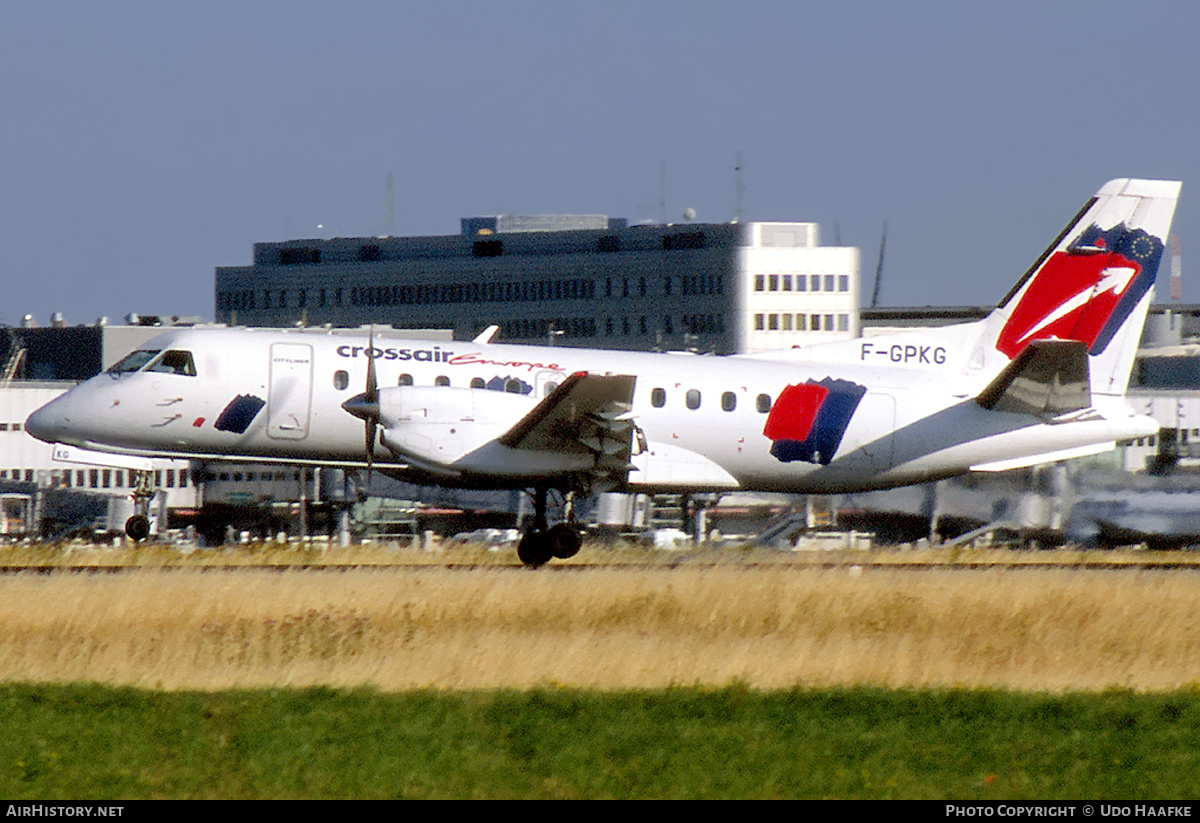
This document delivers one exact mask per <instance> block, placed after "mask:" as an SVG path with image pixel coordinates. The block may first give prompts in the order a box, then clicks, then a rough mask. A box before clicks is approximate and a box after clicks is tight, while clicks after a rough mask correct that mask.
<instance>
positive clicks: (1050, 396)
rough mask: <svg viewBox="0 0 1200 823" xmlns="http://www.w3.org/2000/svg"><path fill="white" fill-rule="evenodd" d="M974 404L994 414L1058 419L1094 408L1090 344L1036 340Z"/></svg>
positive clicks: (981, 393) (1074, 341)
mask: <svg viewBox="0 0 1200 823" xmlns="http://www.w3.org/2000/svg"><path fill="white" fill-rule="evenodd" d="M975 402H976V403H978V404H979V405H980V406H982V407H983V408H985V409H990V410H991V411H1001V412H1012V413H1014V414H1033V415H1039V416H1049V417H1056V416H1058V415H1061V414H1066V413H1068V412H1073V411H1079V410H1081V409H1086V408H1089V407H1091V405H1092V389H1091V382H1090V381H1089V379H1088V359H1087V344H1086V343H1082V342H1080V341H1078V340H1035V341H1033V342H1032V343H1030V344H1029V345H1028V346H1026V347H1025V348H1024V349H1023V350H1022V351H1021V353H1020V354H1019V355H1017V357H1016V358H1015V359H1014V360H1013V361H1012V362H1011V363H1009V364H1008V365H1007V366H1006V367H1005V368H1004V370H1003V371H1002V372H1000V374H999V375H997V376H996V379H995V380H993V381H992V382H991V383H990V384H988V387H987V388H985V389H984V390H983V391H982V392H980V393H979V396H978V397H976V398H975Z"/></svg>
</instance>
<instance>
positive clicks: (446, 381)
mask: <svg viewBox="0 0 1200 823" xmlns="http://www.w3.org/2000/svg"><path fill="white" fill-rule="evenodd" d="M433 385H435V386H449V385H450V378H449V377H447V376H446V375H444V374H439V375H438V376H437V377H435V378H433Z"/></svg>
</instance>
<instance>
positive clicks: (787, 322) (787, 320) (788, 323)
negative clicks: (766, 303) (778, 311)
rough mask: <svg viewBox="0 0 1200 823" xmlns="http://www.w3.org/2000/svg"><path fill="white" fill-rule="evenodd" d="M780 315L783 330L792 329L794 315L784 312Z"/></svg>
mask: <svg viewBox="0 0 1200 823" xmlns="http://www.w3.org/2000/svg"><path fill="white" fill-rule="evenodd" d="M780 317H781V318H782V320H783V330H784V331H791V330H792V316H791V315H790V314H783V315H780Z"/></svg>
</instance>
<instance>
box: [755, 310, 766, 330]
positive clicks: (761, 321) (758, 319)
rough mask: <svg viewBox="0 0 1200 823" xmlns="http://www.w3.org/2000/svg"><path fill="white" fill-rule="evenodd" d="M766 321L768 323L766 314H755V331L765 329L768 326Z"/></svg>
mask: <svg viewBox="0 0 1200 823" xmlns="http://www.w3.org/2000/svg"><path fill="white" fill-rule="evenodd" d="M765 323H766V317H765V316H764V315H761V314H756V315H754V330H755V331H762V330H763V329H765V328H766V325H765Z"/></svg>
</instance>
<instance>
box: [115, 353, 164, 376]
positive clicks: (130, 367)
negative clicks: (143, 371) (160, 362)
mask: <svg viewBox="0 0 1200 823" xmlns="http://www.w3.org/2000/svg"><path fill="white" fill-rule="evenodd" d="M159 351H161V349H154V350H150V349H140V350H138V351H135V352H132V353H130V354H127V355H125V356H124V357H123V358H121V360H120V361H119V362H117V363H116V364H115V365H113V366H112V367H111V368H109V370H108V373H109V374H126V373H128V372H134V371H137V370H138V369H140V368H141V367H142V366H144V365H146V364H147V363H149V362H150V361H151V360H153V359H154V358H155V357H157V356H158V353H159Z"/></svg>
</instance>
